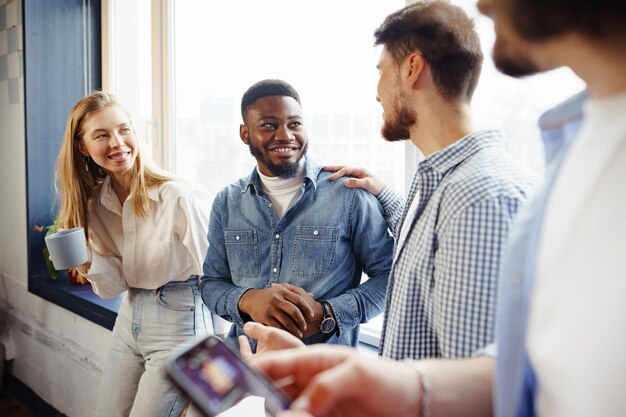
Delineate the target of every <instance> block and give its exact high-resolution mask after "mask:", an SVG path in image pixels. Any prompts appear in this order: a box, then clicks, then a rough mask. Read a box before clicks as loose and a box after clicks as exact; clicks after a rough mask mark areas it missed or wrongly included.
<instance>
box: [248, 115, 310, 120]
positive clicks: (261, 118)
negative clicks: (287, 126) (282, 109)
mask: <svg viewBox="0 0 626 417" xmlns="http://www.w3.org/2000/svg"><path fill="white" fill-rule="evenodd" d="M303 118H304V117H303V116H300V115H291V116H287V120H293V119H303ZM279 119H280V117H277V116H264V115H261V116H259V118H258V119H257V121H261V120H279Z"/></svg>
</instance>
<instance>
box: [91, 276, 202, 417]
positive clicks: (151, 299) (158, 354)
mask: <svg viewBox="0 0 626 417" xmlns="http://www.w3.org/2000/svg"><path fill="white" fill-rule="evenodd" d="M209 332H212V325H211V316H210V313H209V311H208V309H207V308H206V307H205V306H204V304H203V303H202V300H201V298H200V292H199V289H198V278H197V277H193V278H190V279H189V280H187V281H181V282H170V283H168V284H165V285H164V286H162V287H160V288H158V289H156V290H144V289H137V288H131V289H130V290H128V292H127V294H126V295H125V296H124V300H123V301H122V305H121V307H120V311H119V313H118V316H117V320H116V321H115V326H114V328H113V338H112V344H111V347H110V348H109V352H108V355H107V360H106V365H105V368H104V372H103V376H102V381H101V383H100V394H99V400H98V410H97V413H96V415H97V416H98V417H105V416H110V417H122V416H131V417H178V416H180V414H181V412H182V411H183V409H184V408H185V406H186V405H187V401H186V400H185V398H184V397H183V396H182V395H181V394H180V393H179V392H178V390H177V389H176V388H175V387H174V386H173V384H172V383H171V382H170V381H169V380H168V378H167V375H166V373H165V370H164V367H163V365H164V361H165V359H166V358H167V357H168V355H169V353H170V351H171V350H172V349H173V348H176V347H177V346H179V345H180V344H181V343H184V342H190V341H192V340H194V337H196V338H200V337H204V336H205V335H207V334H208V333H209ZM194 412H195V411H192V412H191V414H190V413H189V412H188V413H187V415H188V416H191V415H192V414H194Z"/></svg>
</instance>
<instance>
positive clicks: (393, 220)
mask: <svg viewBox="0 0 626 417" xmlns="http://www.w3.org/2000/svg"><path fill="white" fill-rule="evenodd" d="M376 198H378V201H379V202H380V204H382V206H383V209H384V210H385V219H386V220H387V223H388V224H389V230H390V231H391V234H392V235H393V236H395V235H396V230H398V225H399V224H400V219H401V218H402V212H403V211H404V198H403V197H402V196H401V195H400V194H399V193H398V192H397V191H396V190H394V189H393V188H391V187H389V186H388V185H385V187H384V188H383V189H382V191H381V192H380V193H379V194H378V196H376Z"/></svg>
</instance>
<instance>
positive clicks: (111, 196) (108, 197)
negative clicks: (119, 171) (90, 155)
mask: <svg viewBox="0 0 626 417" xmlns="http://www.w3.org/2000/svg"><path fill="white" fill-rule="evenodd" d="M160 188H161V187H160V186H158V185H155V186H153V187H150V188H148V198H150V200H154V201H159V198H160ZM128 198H132V194H131V195H129V196H128ZM99 200H100V204H102V206H104V207H105V208H106V209H107V210H109V211H112V212H114V213H118V214H121V213H122V204H121V203H120V200H119V199H118V198H117V194H115V191H114V190H113V186H112V185H111V177H110V176H108V175H107V176H106V177H105V178H104V181H103V183H102V189H101V191H100V198H99Z"/></svg>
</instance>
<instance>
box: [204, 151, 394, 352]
mask: <svg viewBox="0 0 626 417" xmlns="http://www.w3.org/2000/svg"><path fill="white" fill-rule="evenodd" d="M330 175H331V173H328V172H325V171H322V169H321V167H320V166H318V165H316V164H315V163H314V162H313V161H312V160H311V159H310V158H307V159H306V166H305V177H304V180H303V183H302V188H301V190H300V191H299V192H297V193H296V195H295V196H294V197H293V199H292V201H291V203H290V204H289V207H288V208H287V210H286V211H285V213H284V215H283V217H282V218H280V219H279V218H278V216H277V215H276V211H275V209H274V207H273V205H272V203H271V202H270V199H269V197H268V196H267V194H266V193H265V192H264V191H263V188H262V186H261V181H260V178H259V175H258V173H257V171H256V168H255V169H254V170H253V171H252V173H251V174H250V175H249V176H248V177H245V178H242V179H240V180H239V181H237V182H235V183H233V184H231V185H229V186H227V187H226V188H224V189H223V190H221V191H220V193H219V194H218V195H217V197H216V198H215V200H214V202H213V208H212V212H211V219H210V223H209V234H208V239H209V250H208V252H207V256H206V259H205V262H204V275H203V277H202V284H201V292H202V299H203V300H204V302H205V303H206V305H207V306H208V307H209V309H210V310H211V312H213V313H216V314H218V315H220V316H221V317H223V318H224V319H226V320H229V321H231V322H233V323H234V326H233V327H232V329H231V331H230V334H229V339H230V342H232V344H233V345H235V346H237V345H238V342H237V339H236V337H237V336H238V335H241V334H244V333H243V329H242V326H243V324H244V320H243V319H242V317H241V315H240V312H239V309H238V302H239V298H240V297H241V296H242V294H243V293H244V292H245V291H246V290H248V289H250V288H267V287H270V286H271V284H272V283H290V284H293V285H296V286H299V287H302V288H303V289H304V290H306V291H307V292H310V293H312V294H313V297H314V298H315V300H317V301H322V300H327V301H328V302H329V303H330V305H331V307H332V309H333V312H334V313H335V316H336V318H337V331H336V332H334V333H333V334H332V335H331V336H330V337H329V336H328V335H325V334H323V333H321V332H318V333H316V334H314V335H312V336H310V337H308V338H306V339H304V340H303V341H304V342H305V343H307V344H311V343H319V342H329V343H336V344H343V345H351V346H355V345H356V344H357V343H358V331H359V323H365V322H367V321H368V320H370V319H371V318H372V317H374V316H376V315H378V314H380V313H381V312H382V309H383V304H384V301H385V292H386V288H387V279H388V276H389V271H390V269H391V263H392V252H393V238H392V237H391V236H390V234H389V232H388V230H387V222H386V221H385V218H384V217H383V210H382V207H381V205H380V203H379V202H378V201H377V199H376V198H375V197H373V196H372V195H370V194H369V193H368V192H367V191H364V190H362V189H351V188H347V187H346V186H344V185H343V181H329V180H328V177H329V176H330ZM362 272H365V273H366V274H367V275H368V280H367V281H365V282H364V283H362V284H361V283H360V281H361V276H362Z"/></svg>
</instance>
